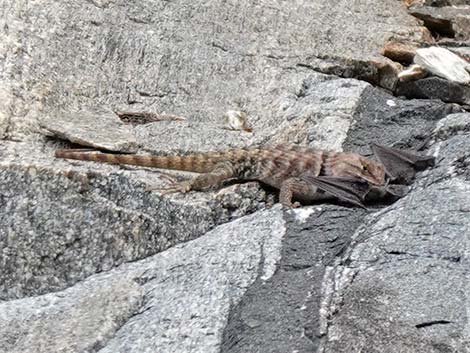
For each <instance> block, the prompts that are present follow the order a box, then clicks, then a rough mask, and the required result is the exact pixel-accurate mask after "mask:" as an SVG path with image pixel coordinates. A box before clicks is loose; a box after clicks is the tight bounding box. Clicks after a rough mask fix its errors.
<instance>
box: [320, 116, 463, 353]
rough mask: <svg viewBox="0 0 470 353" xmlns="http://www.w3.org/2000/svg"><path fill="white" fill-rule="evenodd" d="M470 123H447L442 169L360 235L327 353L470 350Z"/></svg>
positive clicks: (340, 278) (339, 291) (337, 293)
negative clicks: (469, 309) (469, 246)
mask: <svg viewBox="0 0 470 353" xmlns="http://www.w3.org/2000/svg"><path fill="white" fill-rule="evenodd" d="M468 117H469V114H456V115H452V116H449V117H448V118H446V119H445V120H444V121H441V122H440V125H439V128H438V130H437V131H441V132H442V134H437V135H436V136H440V137H441V138H443V139H444V140H441V139H439V138H438V139H437V140H436V141H435V142H434V143H433V146H432V149H431V151H430V152H431V153H433V154H434V155H435V156H436V167H435V168H434V169H432V170H428V171H426V172H424V173H423V174H422V175H421V176H420V178H419V179H418V180H417V182H416V183H415V186H414V187H413V188H412V191H411V192H410V194H408V195H407V196H406V197H404V198H403V199H401V200H399V201H398V202H396V203H395V204H393V205H391V206H389V207H387V208H385V209H384V210H382V211H379V212H377V213H376V214H373V215H371V216H369V217H368V219H367V220H366V222H364V224H363V225H362V226H361V227H359V228H358V230H357V231H356V233H355V235H354V236H353V241H352V243H351V247H350V249H349V250H348V252H347V256H346V257H345V258H344V260H343V262H342V264H341V265H340V266H338V267H337V272H335V276H334V277H332V278H333V283H334V285H333V286H332V288H334V289H333V292H334V294H333V295H332V296H331V301H330V304H329V306H328V309H327V312H328V315H329V316H330V319H329V320H328V328H327V334H326V339H325V341H323V345H322V349H323V350H324V351H325V352H351V351H359V350H360V351H367V352H403V351H410V352H443V351H446V352H447V351H449V352H451V351H455V352H467V351H468V350H469V348H470V346H469V344H468V342H469V337H468V329H467V326H468V320H467V312H466V308H467V306H468V298H467V294H466V293H467V291H468V288H467V286H468V285H467V282H468V281H467V280H466V278H467V277H468V261H469V259H468V253H467V251H466V247H467V243H468V242H469V236H470V218H469V217H468V213H469V212H470V193H469V191H470V177H469V175H468V165H469V163H470V162H469V161H470V156H469V154H468V151H469V150H470V149H469V148H470V139H469V138H468V137H469V135H468V131H466V123H465V121H466V120H468ZM444 131H447V133H446V134H444ZM451 131H452V134H451V135H449V133H450V132H451Z"/></svg>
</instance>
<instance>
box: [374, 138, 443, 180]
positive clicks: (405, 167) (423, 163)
mask: <svg viewBox="0 0 470 353" xmlns="http://www.w3.org/2000/svg"><path fill="white" fill-rule="evenodd" d="M371 148H372V151H373V152H374V154H375V156H376V157H377V159H378V160H379V161H380V162H381V163H382V164H383V166H384V167H385V173H386V174H387V176H388V178H389V179H390V181H391V182H392V183H396V184H410V183H411V181H412V180H413V179H414V177H415V175H416V172H417V171H420V170H424V169H426V168H427V167H432V166H434V157H433V156H423V155H419V154H416V153H413V152H409V151H402V150H399V149H396V148H391V147H385V146H381V145H378V144H375V143H372V144H371Z"/></svg>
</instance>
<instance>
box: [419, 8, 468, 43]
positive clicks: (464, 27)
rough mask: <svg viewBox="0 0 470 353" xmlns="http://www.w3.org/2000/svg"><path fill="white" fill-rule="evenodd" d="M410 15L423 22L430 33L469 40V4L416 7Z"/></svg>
mask: <svg viewBox="0 0 470 353" xmlns="http://www.w3.org/2000/svg"><path fill="white" fill-rule="evenodd" d="M410 14H411V15H413V16H415V17H417V18H419V19H421V20H423V21H424V24H425V26H426V27H427V28H429V29H430V30H431V31H434V32H436V33H439V34H440V35H443V36H446V37H452V38H453V37H456V38H457V39H469V38H470V4H466V5H463V6H442V7H433V6H416V7H412V8H410Z"/></svg>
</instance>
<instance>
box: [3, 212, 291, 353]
mask: <svg viewBox="0 0 470 353" xmlns="http://www.w3.org/2000/svg"><path fill="white" fill-rule="evenodd" d="M284 233H285V221H284V219H283V213H282V211H281V208H280V207H279V206H276V207H275V208H273V209H271V210H269V211H265V212H261V213H258V214H256V215H252V216H249V217H246V218H244V219H240V220H238V221H235V222H232V223H230V224H226V225H222V226H220V227H218V228H216V229H214V230H213V231H211V232H209V233H207V234H206V235H205V236H204V237H203V238H200V239H197V240H195V241H192V242H189V243H186V244H183V245H177V246H175V247H173V248H172V249H170V250H168V251H166V252H163V253H161V254H158V255H155V256H153V257H149V258H147V259H145V260H142V261H139V262H137V263H134V264H128V265H124V266H121V267H119V268H117V269H115V270H112V271H109V272H107V273H104V274H98V275H94V276H92V277H90V278H89V279H87V280H86V281H83V282H81V283H79V284H76V285H74V286H72V287H70V288H68V289H66V290H64V291H60V292H57V293H51V294H45V295H42V296H39V297H32V298H25V299H20V300H15V301H11V302H5V303H3V304H0V318H1V320H0V333H1V334H0V352H2V353H3V352H5V353H6V352H8V353H14V352H21V353H26V352H36V353H39V352H102V353H104V352H113V353H114V352H139V353H144V352H218V351H219V348H220V344H221V338H222V334H223V329H224V326H225V324H226V317H227V315H228V313H229V310H230V308H231V306H232V305H236V303H237V302H238V301H239V300H240V298H241V297H242V296H243V294H244V293H245V292H246V290H247V288H249V286H250V285H251V284H252V283H253V282H254V281H255V280H259V281H268V280H269V278H271V277H272V276H273V274H274V272H275V271H276V265H277V263H278V262H279V259H280V255H281V254H280V248H281V242H282V237H283V236H284ZM31 323H33V324H32V325H31ZM38 332H41V335H40V337H36V335H37V333H38Z"/></svg>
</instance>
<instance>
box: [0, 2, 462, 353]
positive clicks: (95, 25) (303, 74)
mask: <svg viewBox="0 0 470 353" xmlns="http://www.w3.org/2000/svg"><path fill="white" fill-rule="evenodd" d="M0 9H1V11H2V14H3V15H4V16H2V17H1V19H0V25H1V28H2V32H1V33H0V36H1V38H0V43H1V44H0V80H1V83H2V84H1V87H0V98H1V99H0V136H1V137H2V139H1V140H0V269H1V271H0V352H2V353H3V352H5V353H6V352H21V353H28V352H35V353H36V352H77V353H78V352H87V353H92V352H110V353H111V352H113V353H114V352H136V353H137V352H138V353H141V352H152V353H153V352H178V353H182V352H288V351H289V352H290V351H295V352H299V353H300V352H302V353H303V352H324V353H329V352H331V353H333V352H359V351H361V352H367V353H370V352H397V353H398V352H452V351H455V352H467V351H470V347H469V342H470V334H469V332H470V329H469V323H468V315H467V312H466V311H467V307H468V305H469V303H468V299H467V297H468V294H467V293H468V292H469V288H468V278H469V276H470V274H469V266H468V262H469V252H468V244H469V239H468V238H469V236H470V223H469V220H470V217H469V215H468V213H469V212H470V199H469V195H470V172H469V170H470V168H469V167H470V155H469V151H470V135H469V132H470V129H469V126H470V114H468V113H464V112H461V113H458V114H452V113H454V112H459V111H461V110H462V108H461V107H459V106H458V105H455V104H446V103H444V102H443V101H442V100H437V99H436V100H432V99H427V98H429V96H424V97H421V98H425V99H411V100H408V99H406V98H403V97H395V96H393V95H392V94H390V93H388V92H387V91H385V90H383V89H380V88H377V87H373V86H372V85H371V84H370V82H372V83H376V84H379V85H381V86H382V87H388V88H392V87H394V85H395V84H396V70H397V66H394V64H393V63H391V62H390V61H387V60H386V59H384V58H380V56H379V53H380V51H381V49H382V48H383V47H384V46H385V44H386V43H389V41H390V40H392V41H393V40H397V41H403V42H409V43H413V45H415V44H416V45H417V46H420V45H421V44H425V43H423V42H425V41H427V40H428V39H429V33H428V32H427V31H426V30H424V29H423V27H420V25H419V23H418V22H417V20H416V19H414V18H413V17H411V16H409V15H407V12H406V8H405V6H404V4H403V3H402V2H399V1H385V0H383V1H382V0H380V1H371V0H360V1H355V2H350V1H309V2H306V1H290V2H285V1H284V2H269V4H268V3H267V2H250V1H223V2H220V1H189V0H182V1H163V0H161V1H144V2H138V3H137V2H136V3H133V2H126V1H121V0H118V1H109V0H92V1H88V2H77V1H69V2H54V1H50V0H40V1H35V2H21V1H10V0H7V1H4V2H2V3H0ZM325 73H329V74H332V75H325ZM339 76H340V77H339ZM353 77H354V78H353ZM358 79H359V80H358ZM429 79H437V80H440V79H438V78H429ZM364 80H365V81H368V82H369V83H367V82H364ZM426 80H428V79H426ZM421 81H424V80H421ZM417 82H420V81H417ZM446 92H447V93H445V94H447V95H449V96H452V97H464V98H462V99H461V100H458V101H459V102H461V103H465V102H467V101H466V99H468V97H467V96H468V95H466V94H467V93H465V92H466V91H465V92H460V93H459V91H457V89H456V88H455V87H449V88H448V91H446ZM431 97H434V96H431ZM442 97H443V96H442V95H440V96H435V98H439V99H442ZM465 97H467V98H465ZM448 101H455V100H454V99H449V100H448ZM228 110H236V111H243V112H245V113H247V117H248V123H249V124H250V126H252V128H253V131H252V132H247V131H233V130H227V129H226V126H225V125H224V124H225V123H226V122H225V117H224V114H225V113H226V112H227V111H228ZM122 111H134V112H138V111H146V112H152V113H155V114H164V115H175V116H180V117H183V118H185V119H186V120H181V121H163V122H153V123H148V124H131V123H127V122H126V121H125V119H124V120H122V119H119V118H118V117H117V115H116V114H115V113H114V112H122ZM371 141H375V142H379V143H382V144H386V145H393V146H396V147H400V148H415V149H416V148H421V150H422V152H421V153H433V154H434V155H435V156H436V167H435V168H434V169H432V170H428V171H425V172H423V173H421V174H419V175H418V177H417V180H416V182H415V183H414V185H413V186H412V187H411V191H410V193H409V194H408V195H406V196H405V197H404V198H402V199H401V200H399V201H398V202H396V203H394V204H388V203H386V202H385V201H384V202H383V203H382V204H374V205H370V207H369V209H368V210H362V209H357V208H350V207H344V206H341V205H337V204H334V203H333V204H321V205H313V206H309V207H303V208H301V209H297V210H285V209H282V208H281V207H280V206H279V205H275V206H272V205H273V203H274V202H275V201H276V197H277V196H276V192H274V191H272V190H269V189H263V188H262V187H261V186H260V185H258V184H257V183H253V182H252V183H246V184H243V185H224V186H223V187H222V188H221V189H220V190H210V191H208V192H194V193H189V194H187V195H162V194H161V193H160V192H158V190H156V191H151V192H150V191H148V190H147V188H148V187H149V186H150V187H157V188H158V187H162V186H164V185H166V183H168V179H170V178H172V179H175V178H176V179H179V178H184V177H186V175H183V174H180V173H173V172H162V171H152V170H149V169H146V168H134V167H118V166H112V165H103V164H97V163H87V162H79V161H66V160H56V159H54V158H53V151H54V150H55V149H56V148H61V147H68V146H71V145H73V144H77V143H78V144H80V145H85V146H92V147H99V148H103V149H109V150H112V151H123V152H134V151H137V152H139V153H159V154H166V153H175V152H177V153H188V152H192V151H195V150H202V151H204V150H214V149H217V150H221V149H225V148H228V147H238V146H248V145H256V144H265V143H278V142H290V143H303V144H308V145H310V146H312V147H322V148H332V149H345V150H353V151H358V152H361V153H363V154H366V155H367V154H370V150H369V148H368V146H367V145H368V143H369V142H371ZM426 148H430V149H428V150H427V149H426Z"/></svg>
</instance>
